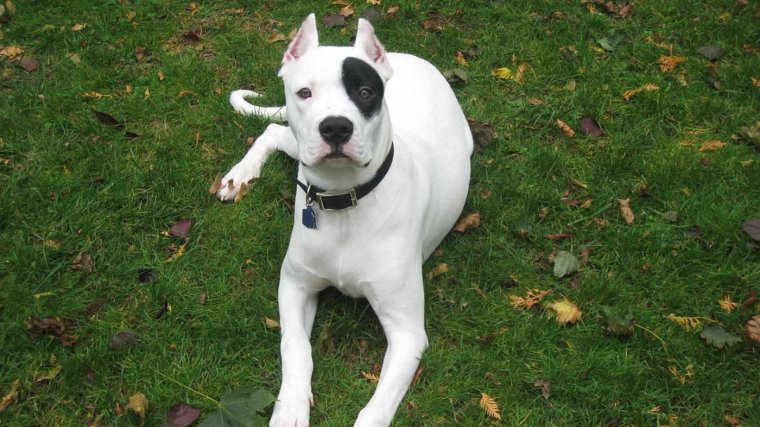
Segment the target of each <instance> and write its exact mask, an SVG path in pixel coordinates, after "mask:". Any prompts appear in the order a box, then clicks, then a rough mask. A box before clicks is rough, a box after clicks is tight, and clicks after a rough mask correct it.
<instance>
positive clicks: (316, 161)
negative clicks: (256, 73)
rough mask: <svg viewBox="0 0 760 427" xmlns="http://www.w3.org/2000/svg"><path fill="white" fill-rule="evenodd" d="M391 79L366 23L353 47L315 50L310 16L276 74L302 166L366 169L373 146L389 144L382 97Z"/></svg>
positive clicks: (361, 25)
mask: <svg viewBox="0 0 760 427" xmlns="http://www.w3.org/2000/svg"><path fill="white" fill-rule="evenodd" d="M392 74H393V70H392V69H391V66H390V64H389V62H388V58H387V56H386V53H385V49H384V48H383V46H382V44H380V42H379V41H378V40H377V37H375V33H374V29H373V28H372V25H371V24H370V23H369V22H368V21H366V20H364V19H360V20H359V23H358V30H357V33H356V42H355V44H354V45H353V46H351V47H334V46H319V42H318V36H317V26H316V21H315V17H314V14H311V15H309V16H308V17H307V18H306V20H305V21H304V23H303V24H302V25H301V28H300V29H299V30H298V34H296V37H295V38H294V39H293V41H292V42H291V43H290V45H289V46H288V49H287V51H286V52H285V55H284V56H283V58H282V68H281V69H280V72H279V76H280V77H282V79H283V82H284V85H285V99H286V103H287V115H288V123H289V126H290V128H291V131H292V132H293V133H294V135H295V136H296V139H297V140H298V144H299V146H298V150H299V153H298V154H299V159H300V160H301V163H303V164H304V165H305V166H306V167H316V166H326V167H345V166H359V167H362V166H366V165H369V164H370V162H371V161H372V159H373V154H374V151H375V148H376V143H377V142H379V141H387V140H388V139H389V138H390V123H388V114H387V109H386V106H385V102H384V94H385V84H386V82H387V81H388V79H390V77H391V75H392ZM381 161H382V159H381Z"/></svg>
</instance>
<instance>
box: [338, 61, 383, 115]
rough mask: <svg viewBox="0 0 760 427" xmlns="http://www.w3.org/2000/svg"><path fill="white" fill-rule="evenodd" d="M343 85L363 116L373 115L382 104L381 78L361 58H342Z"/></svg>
mask: <svg viewBox="0 0 760 427" xmlns="http://www.w3.org/2000/svg"><path fill="white" fill-rule="evenodd" d="M343 87H344V88H345V89H346V93H347V94H348V97H349V98H351V101H353V103H354V104H356V107H357V108H359V111H361V112H362V115H363V116H364V117H365V118H370V117H372V116H374V115H375V114H377V112H378V111H380V108H381V107H382V106H383V93H384V91H385V87H384V86H383V79H381V78H380V75H379V74H377V71H375V69H374V68H372V66H371V65H369V64H367V63H366V62H364V61H362V60H361V59H358V58H346V59H345V60H343ZM367 90H369V92H370V95H369V96H367Z"/></svg>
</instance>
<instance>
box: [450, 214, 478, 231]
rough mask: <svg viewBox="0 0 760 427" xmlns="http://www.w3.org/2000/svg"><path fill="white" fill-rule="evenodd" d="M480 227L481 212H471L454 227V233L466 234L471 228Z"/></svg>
mask: <svg viewBox="0 0 760 427" xmlns="http://www.w3.org/2000/svg"><path fill="white" fill-rule="evenodd" d="M479 225H480V212H471V213H469V214H467V215H465V216H464V217H462V219H460V220H459V222H458V223H457V225H455V226H454V231H456V232H457V233H464V232H466V231H467V230H469V229H471V228H476V227H478V226H479Z"/></svg>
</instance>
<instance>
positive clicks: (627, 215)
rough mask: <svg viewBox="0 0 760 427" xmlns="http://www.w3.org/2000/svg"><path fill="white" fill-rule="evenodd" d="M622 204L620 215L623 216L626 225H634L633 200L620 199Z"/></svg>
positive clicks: (619, 201)
mask: <svg viewBox="0 0 760 427" xmlns="http://www.w3.org/2000/svg"><path fill="white" fill-rule="evenodd" d="M618 204H620V215H622V216H623V220H624V221H625V223H626V224H628V225H631V224H633V220H634V216H633V210H631V199H618Z"/></svg>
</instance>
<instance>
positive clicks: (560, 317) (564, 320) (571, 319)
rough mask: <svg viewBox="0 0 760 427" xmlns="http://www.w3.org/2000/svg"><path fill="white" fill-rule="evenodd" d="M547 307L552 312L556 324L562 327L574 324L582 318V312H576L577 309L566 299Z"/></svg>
mask: <svg viewBox="0 0 760 427" xmlns="http://www.w3.org/2000/svg"><path fill="white" fill-rule="evenodd" d="M548 307H549V308H550V309H551V310H552V311H554V313H555V315H556V319H557V322H559V323H560V324H562V325H566V324H568V323H573V324H574V323H575V322H577V321H578V320H580V319H581V317H583V312H582V311H580V310H578V307H577V306H576V305H575V304H573V303H572V301H570V300H569V299H567V298H565V299H563V300H562V301H557V302H553V303H551V304H549V305H548Z"/></svg>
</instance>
